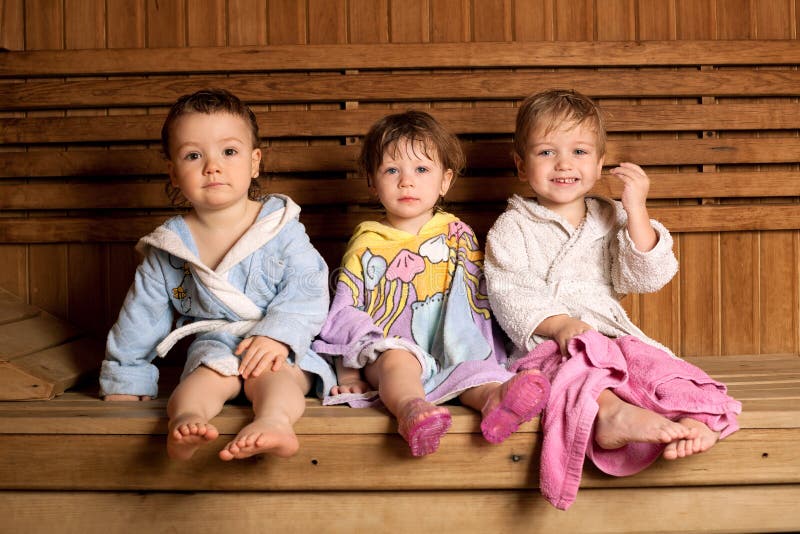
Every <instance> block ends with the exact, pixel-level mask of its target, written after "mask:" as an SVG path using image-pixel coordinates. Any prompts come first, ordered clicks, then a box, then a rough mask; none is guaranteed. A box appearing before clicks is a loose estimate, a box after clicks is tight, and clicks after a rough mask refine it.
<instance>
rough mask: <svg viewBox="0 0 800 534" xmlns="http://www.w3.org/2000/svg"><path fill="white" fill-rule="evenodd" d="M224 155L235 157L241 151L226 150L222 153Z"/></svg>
mask: <svg viewBox="0 0 800 534" xmlns="http://www.w3.org/2000/svg"><path fill="white" fill-rule="evenodd" d="M222 153H223V154H225V155H226V156H235V155H236V154H238V153H239V151H238V150H236V149H235V148H226V149H225V150H223V151H222Z"/></svg>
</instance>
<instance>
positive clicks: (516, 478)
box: [0, 428, 800, 491]
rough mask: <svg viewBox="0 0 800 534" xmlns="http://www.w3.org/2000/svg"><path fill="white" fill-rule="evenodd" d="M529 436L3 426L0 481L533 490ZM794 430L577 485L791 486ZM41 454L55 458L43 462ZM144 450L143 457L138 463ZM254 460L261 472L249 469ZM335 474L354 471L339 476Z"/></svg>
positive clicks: (796, 471) (796, 472) (95, 486)
mask: <svg viewBox="0 0 800 534" xmlns="http://www.w3.org/2000/svg"><path fill="white" fill-rule="evenodd" d="M536 436H538V434H528V433H517V434H514V435H513V436H512V437H510V438H509V439H508V440H507V441H506V442H504V443H503V444H501V445H492V444H489V443H487V442H486V441H485V440H484V439H483V437H482V436H481V435H480V433H475V434H458V433H448V434H446V435H445V436H444V437H443V438H442V443H441V446H440V449H439V451H438V452H437V454H434V455H431V456H428V457H425V458H424V459H419V458H414V457H413V456H411V453H410V452H409V450H408V445H407V444H406V443H405V442H404V441H403V439H402V438H401V437H400V436H399V435H398V434H395V433H388V434H358V435H355V434H341V435H338V436H335V437H333V436H331V435H320V434H303V435H299V436H298V437H299V439H300V451H299V452H298V453H297V455H295V456H293V457H292V458H289V459H281V458H275V457H266V456H261V457H257V458H251V459H247V460H244V461H240V462H230V463H226V462H222V461H221V460H219V458H218V456H217V452H218V450H219V449H220V448H221V447H222V446H223V445H224V444H225V443H226V442H227V441H228V440H229V439H232V437H233V434H223V435H222V436H221V437H220V438H219V439H218V440H217V441H216V442H214V443H213V444H209V445H208V446H206V447H202V448H201V449H199V450H198V451H197V452H196V453H195V456H194V457H193V458H192V461H191V462H186V463H184V462H171V461H170V460H169V459H168V458H167V456H166V453H165V438H164V436H163V435H151V434H142V435H79V434H54V435H45V434H2V435H0V453H2V455H3V458H4V459H5V461H4V462H3V464H2V465H0V487H2V488H4V489H31V490H43V489H53V490H55V489H59V490H66V489H70V490H99V489H107V490H126V489H127V490H158V491H192V490H198V489H203V490H228V491H241V490H248V491H303V490H350V491H353V490H392V489H397V490H422V489H437V490H447V489H478V488H484V489H519V488H535V487H537V476H536V473H538V464H539V461H538V454H536V453H535V450H536V447H537V442H538V438H537V437H536ZM797 438H798V429H797V428H792V429H763V430H749V429H745V430H740V431H739V432H737V433H735V434H733V435H732V436H730V437H729V438H728V439H725V440H723V441H721V442H720V443H718V444H717V445H716V446H715V447H713V448H712V449H711V450H709V451H707V452H706V453H703V454H700V455H696V456H692V457H689V458H684V459H682V460H680V461H674V462H669V461H667V460H663V459H662V460H658V461H657V462H656V463H655V464H653V465H652V466H650V467H649V468H648V469H646V470H645V471H642V472H641V473H639V474H637V475H633V476H630V477H623V478H615V477H609V476H608V475H604V474H602V473H600V472H599V471H597V470H596V469H586V470H585V474H584V477H583V479H582V482H581V487H582V488H599V487H605V488H607V487H654V486H675V485H678V486H698V485H699V486H707V485H723V484H724V485H736V484H749V483H759V484H767V483H769V484H781V483H789V484H798V483H800V457H798V456H797V455H796V454H794V450H795V447H794V444H795V443H796V441H797ZM343 451H346V452H343ZM42 458H57V459H58V461H56V462H43V461H42ZM142 458H149V460H148V462H142V460H141V459H142ZM87 459H91V461H89V462H87ZM476 465H480V469H476ZM198 466H202V469H198ZM256 468H257V469H259V471H260V472H261V473H262V474H261V475H260V476H252V473H253V469H256ZM343 472H348V473H355V472H357V473H359V476H358V477H342V476H341V473H343ZM699 472H702V476H698V475H697V473H699ZM410 473H413V476H412V475H410Z"/></svg>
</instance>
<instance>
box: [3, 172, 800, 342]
mask: <svg viewBox="0 0 800 534" xmlns="http://www.w3.org/2000/svg"><path fill="white" fill-rule="evenodd" d="M134 178H135V177H134ZM141 178H142V180H141V181H137V182H133V183H128V182H112V183H108V182H99V183H98V182H81V183H74V182H70V183H52V182H46V183H37V182H34V181H31V183H29V184H26V185H25V186H24V187H20V186H19V185H11V184H3V183H2V182H0V209H7V210H40V209H44V210H53V209H64V210H83V209H110V208H125V209H147V208H162V209H171V208H173V206H172V204H171V203H170V201H169V199H168V198H167V196H166V194H165V192H164V184H165V183H166V176H164V177H159V178H157V179H156V180H154V181H145V180H144V177H141ZM650 179H651V185H650V192H649V193H648V198H649V199H650V200H655V199H672V198H715V197H716V198H719V197H723V198H736V197H746V198H752V197H772V196H775V197H796V196H800V173H798V172H793V171H781V172H770V171H754V172H727V173H726V172H718V173H692V172H686V173H670V174H661V173H651V174H650ZM260 183H261V188H262V191H269V192H275V193H281V194H285V195H288V196H290V197H292V198H293V199H294V200H295V202H297V203H299V204H300V205H301V206H304V207H306V206H325V205H332V204H339V205H343V204H350V205H352V204H369V203H372V202H374V199H373V197H372V196H371V195H370V192H369V190H368V188H367V185H366V181H361V180H343V179H340V178H330V179H328V178H290V177H289V178H282V177H276V178H272V177H268V178H261V180H260ZM487 184H491V187H489V188H487V187H486V186H487ZM513 194H519V195H522V196H530V194H531V191H530V187H529V186H528V185H527V184H526V183H523V182H520V181H519V180H518V179H517V178H516V177H514V176H467V177H461V178H459V179H458V182H457V183H456V185H455V186H454V187H453V188H452V189H451V190H450V192H448V194H447V202H449V203H459V202H504V201H505V200H506V199H507V198H509V197H510V196H511V195H513ZM592 194H595V195H602V196H606V197H611V198H617V199H618V198H620V195H621V194H622V184H621V182H619V181H618V180H615V179H613V178H610V177H604V179H603V180H601V181H600V182H599V183H598V184H597V185H596V186H595V188H594V189H593V190H592ZM787 261H788V260H787ZM788 280H791V277H788ZM768 352H780V351H768Z"/></svg>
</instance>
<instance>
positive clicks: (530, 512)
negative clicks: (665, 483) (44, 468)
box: [0, 485, 800, 534]
mask: <svg viewBox="0 0 800 534" xmlns="http://www.w3.org/2000/svg"><path fill="white" fill-rule="evenodd" d="M0 496H2V498H0V513H2V514H3V517H4V518H5V520H4V525H6V526H7V527H8V528H9V531H11V532H34V531H36V530H37V529H41V530H45V531H49V532H52V531H60V532H81V533H85V534H94V533H98V534H117V533H119V534H123V533H127V532H131V531H156V532H172V531H176V532H177V531H183V530H186V531H191V532H196V533H197V534H213V533H215V532H219V531H220V529H223V528H224V529H230V530H231V531H237V532H257V531H261V530H263V529H264V526H265V521H267V522H268V523H266V524H269V527H270V529H271V530H275V531H279V532H318V531H325V532H355V533H360V532H385V531H388V530H390V531H391V532H393V533H398V534H403V533H413V534H416V533H419V532H507V533H510V534H514V533H533V532H582V533H586V534H595V533H598V534H599V533H605V534H608V533H615V534H621V533H638V532H652V533H671V532H676V528H675V526H676V521H673V520H664V519H663V518H680V519H679V521H678V523H679V528H678V529H677V530H679V531H680V532H682V533H687V534H688V533H705V532H710V531H712V529H713V531H715V532H780V531H797V530H798V529H800V520H798V516H797V513H796V504H797V502H798V500H800V488H798V487H797V486H755V485H752V486H741V487H730V488H669V489H636V490H625V489H619V490H591V489H587V490H583V491H581V492H580V494H579V495H578V499H577V501H576V502H575V504H574V505H573V506H572V508H570V510H569V511H568V512H566V513H565V512H562V511H559V510H557V509H555V508H553V507H552V506H550V505H549V504H548V503H547V502H546V501H545V500H544V499H543V498H542V497H541V496H540V495H538V493H537V492H534V491H508V492H497V491H480V490H477V491H447V492H433V491H419V492H302V493H277V492H262V493H252V492H236V491H234V492H224V493H223V492H216V491H208V492H198V493H133V492H87V493H80V492H58V493H53V492H14V491H4V492H2V493H0ZM165 510H168V511H169V513H165ZM261 510H269V514H268V516H269V517H268V519H266V520H265V518H264V514H263V513H259V512H258V511H261ZM365 510H368V511H369V513H364V512H365ZM707 510H714V511H715V513H714V514H713V519H712V518H710V517H709V515H708V514H707V513H705V512H703V511H707ZM356 517H357V518H358V525H357V526H356V525H354V524H353V518H356ZM710 522H711V523H713V525H709V523H710Z"/></svg>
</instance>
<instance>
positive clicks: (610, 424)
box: [594, 389, 697, 449]
mask: <svg viewBox="0 0 800 534" xmlns="http://www.w3.org/2000/svg"><path fill="white" fill-rule="evenodd" d="M597 404H598V405H599V410H598V412H597V418H596V419H595V424H594V428H595V430H594V440H595V442H596V443H597V444H598V445H599V446H600V447H601V448H603V449H619V448H620V447H623V446H625V445H626V444H627V443H631V442H643V443H671V442H673V441H676V440H681V439H692V438H694V437H695V436H696V434H697V431H696V430H695V429H693V428H689V427H687V426H686V425H683V424H681V423H676V422H674V421H670V420H669V419H667V418H666V417H663V416H661V415H659V414H657V413H655V412H651V411H650V410H645V409H644V408H639V407H638V406H634V405H633V404H628V403H627V402H625V401H623V400H622V399H620V398H619V397H617V396H616V395H615V394H614V393H612V392H611V390H608V389H606V390H603V391H602V392H601V393H600V395H599V396H598V397H597Z"/></svg>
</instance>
